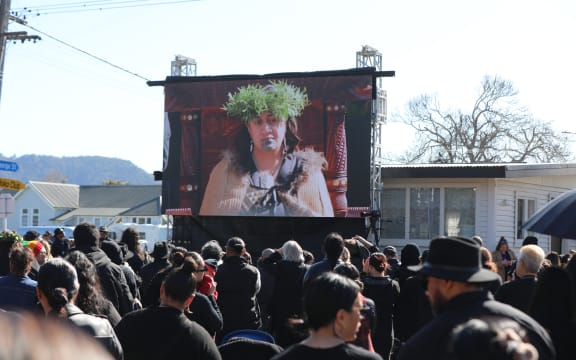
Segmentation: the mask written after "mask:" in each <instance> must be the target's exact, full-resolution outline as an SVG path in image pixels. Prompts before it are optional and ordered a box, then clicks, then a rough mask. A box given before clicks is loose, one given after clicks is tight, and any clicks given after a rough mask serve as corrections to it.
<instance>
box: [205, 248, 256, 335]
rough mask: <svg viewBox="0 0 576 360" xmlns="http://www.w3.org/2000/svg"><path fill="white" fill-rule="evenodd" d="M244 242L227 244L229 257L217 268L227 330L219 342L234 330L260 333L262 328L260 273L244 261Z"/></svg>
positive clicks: (220, 302) (219, 301)
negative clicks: (258, 296) (259, 295)
mask: <svg viewBox="0 0 576 360" xmlns="http://www.w3.org/2000/svg"><path fill="white" fill-rule="evenodd" d="M245 252H246V245H245V243H244V240H242V239H241V238H239V237H231V238H230V239H228V242H227V243H226V257H224V262H223V263H222V264H221V265H220V266H218V270H217V271H216V276H215V278H214V280H215V281H216V284H218V285H217V286H218V307H219V308H220V311H221V312H222V318H223V319H224V326H223V328H222V331H221V332H220V333H219V334H217V337H216V338H217V341H218V342H220V339H221V338H222V336H224V335H225V334H227V333H229V332H230V331H232V330H238V329H259V328H260V326H261V325H262V322H261V319H260V310H259V307H258V301H257V300H256V296H257V295H258V292H259V291H260V272H259V271H258V269H257V268H256V267H255V266H252V265H250V264H249V263H248V261H247V260H246V259H245V258H244V257H243V255H244V253H245Z"/></svg>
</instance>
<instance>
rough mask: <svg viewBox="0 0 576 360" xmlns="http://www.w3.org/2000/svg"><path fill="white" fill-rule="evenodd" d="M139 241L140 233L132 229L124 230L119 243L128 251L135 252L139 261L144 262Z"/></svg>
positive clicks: (144, 256) (144, 255)
mask: <svg viewBox="0 0 576 360" xmlns="http://www.w3.org/2000/svg"><path fill="white" fill-rule="evenodd" d="M139 239H140V233H138V230H137V229H136V228H133V227H129V228H126V229H125V230H124V231H123V232H122V238H121V239H120V242H121V243H123V244H126V246H127V247H128V250H130V251H132V252H135V253H136V254H138V257H140V260H144V259H145V258H146V254H144V250H142V248H141V247H140V243H139V242H138V240H139Z"/></svg>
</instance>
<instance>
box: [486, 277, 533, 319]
mask: <svg viewBox="0 0 576 360" xmlns="http://www.w3.org/2000/svg"><path fill="white" fill-rule="evenodd" d="M535 287H536V276H524V277H522V278H520V279H516V280H513V281H508V282H506V283H504V284H502V285H501V286H500V288H499V289H498V291H497V292H496V294H494V298H495V299H496V300H498V301H500V302H503V303H505V304H508V305H511V306H514V307H515V308H516V309H518V310H522V311H523V312H525V313H528V305H530V299H531V298H532V293H533V292H534V288H535Z"/></svg>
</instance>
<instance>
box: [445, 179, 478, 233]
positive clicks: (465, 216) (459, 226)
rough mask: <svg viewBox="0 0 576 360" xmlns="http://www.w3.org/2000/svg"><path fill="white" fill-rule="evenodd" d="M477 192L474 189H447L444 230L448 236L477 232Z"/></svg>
mask: <svg viewBox="0 0 576 360" xmlns="http://www.w3.org/2000/svg"><path fill="white" fill-rule="evenodd" d="M475 204H476V192H475V191H474V189H469V188H468V189H446V190H445V201H444V232H445V233H446V235H447V236H468V237H472V236H474V235H475V233H476V220H475V219H476V206H475Z"/></svg>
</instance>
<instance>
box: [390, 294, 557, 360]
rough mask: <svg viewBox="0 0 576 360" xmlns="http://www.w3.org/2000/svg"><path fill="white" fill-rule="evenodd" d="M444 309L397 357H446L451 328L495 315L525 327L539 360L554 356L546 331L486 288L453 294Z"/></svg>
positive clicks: (400, 359)
mask: <svg viewBox="0 0 576 360" xmlns="http://www.w3.org/2000/svg"><path fill="white" fill-rule="evenodd" d="M444 309H445V310H444V311H443V312H441V313H440V314H438V315H437V317H436V318H435V319H434V320H432V321H431V322H430V323H428V324H427V325H426V326H425V327H424V328H422V329H421V330H420V331H418V332H417V333H416V334H415V335H414V336H412V337H411V338H410V339H409V340H408V341H407V342H406V343H405V344H404V346H402V348H401V349H400V354H399V356H398V360H407V359H418V360H420V359H422V358H425V359H448V358H449V355H448V349H447V344H448V342H449V340H450V333H451V331H452V330H453V329H454V327H456V326H457V325H459V324H462V323H464V322H466V321H468V320H470V319H473V318H481V317H482V316H498V317H503V318H507V319H511V320H514V321H516V322H518V323H519V324H520V325H521V326H522V327H524V329H526V333H527V336H528V340H529V342H530V343H531V344H532V345H534V346H535V347H536V349H537V350H538V353H539V355H540V357H539V359H540V360H549V359H554V358H555V350H554V346H553V345H552V340H551V339H550V336H549V335H548V333H547V332H546V330H544V328H542V327H541V326H540V325H539V324H538V323H537V322H536V321H535V320H534V319H532V318H531V317H529V316H528V315H526V314H525V313H523V312H521V311H520V310H518V309H515V308H513V307H512V306H510V305H507V304H503V303H501V302H498V301H495V300H494V298H493V297H492V294H490V292H489V291H488V290H483V291H473V292H468V293H464V294H461V295H458V296H455V297H454V298H452V299H451V300H449V301H448V303H447V304H446V305H445V306H444Z"/></svg>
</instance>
